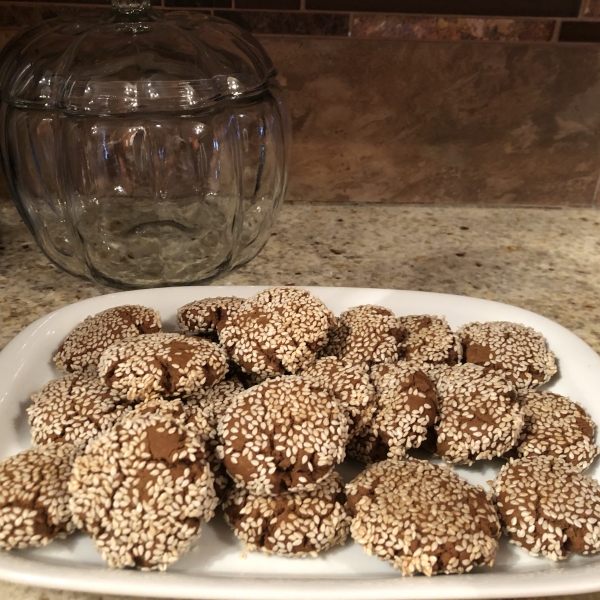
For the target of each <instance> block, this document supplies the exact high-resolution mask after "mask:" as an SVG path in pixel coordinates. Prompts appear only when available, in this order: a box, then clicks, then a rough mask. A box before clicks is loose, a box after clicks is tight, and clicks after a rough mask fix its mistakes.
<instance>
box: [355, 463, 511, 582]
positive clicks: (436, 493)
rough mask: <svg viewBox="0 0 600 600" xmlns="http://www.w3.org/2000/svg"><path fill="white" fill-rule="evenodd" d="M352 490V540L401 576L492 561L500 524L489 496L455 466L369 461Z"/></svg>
mask: <svg viewBox="0 0 600 600" xmlns="http://www.w3.org/2000/svg"><path fill="white" fill-rule="evenodd" d="M346 494H347V495H348V502H347V504H346V507H347V510H348V512H350V514H351V515H353V520H352V525H351V526H350V532H351V534H352V537H353V538H354V540H355V541H356V542H358V543H359V544H360V545H361V546H363V547H364V549H365V552H366V553H367V554H369V555H370V554H375V556H377V557H378V558H380V559H381V560H385V561H388V562H390V563H392V565H393V566H394V568H395V569H400V570H401V571H402V575H414V574H415V573H419V572H421V573H425V575H435V574H438V573H465V572H467V571H470V570H471V569H472V568H473V567H475V566H480V565H488V566H492V564H493V563H494V557H495V556H496V552H497V550H498V541H497V538H498V537H499V536H500V524H499V522H498V517H497V515H496V511H495V509H494V506H493V504H492V502H491V499H490V498H489V497H488V496H487V494H486V493H485V491H484V490H483V489H482V488H480V487H477V486H473V485H471V484H469V483H468V482H467V481H465V480H464V479H462V478H461V477H459V476H458V475H457V474H456V473H454V472H453V471H451V470H450V469H447V468H443V467H439V466H436V465H434V464H432V463H429V462H427V461H423V460H416V459H413V458H409V459H408V460H399V459H397V458H392V459H388V460H385V461H383V462H379V463H376V464H374V465H371V466H369V467H367V468H366V470H365V471H363V472H362V473H361V474H360V475H359V476H358V477H356V478H355V479H354V480H353V481H351V482H350V483H349V484H348V485H347V486H346Z"/></svg>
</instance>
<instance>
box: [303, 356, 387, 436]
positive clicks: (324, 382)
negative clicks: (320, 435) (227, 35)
mask: <svg viewBox="0 0 600 600" xmlns="http://www.w3.org/2000/svg"><path fill="white" fill-rule="evenodd" d="M301 376H302V377H304V378H305V379H308V380H310V381H312V382H314V383H316V384H317V385H319V386H320V387H322V388H323V389H326V390H328V391H329V392H331V394H332V395H333V396H334V397H335V399H336V400H337V401H338V402H339V403H340V405H341V406H342V408H343V409H344V410H345V411H346V416H347V417H348V418H349V430H348V436H349V437H350V438H352V437H353V436H354V433H355V432H357V431H361V430H362V429H364V428H365V427H366V426H367V425H368V424H369V422H370V421H371V418H372V416H373V413H374V412H375V408H376V404H375V388H374V387H373V384H372V383H371V381H370V379H369V374H368V372H367V369H366V367H365V365H353V364H352V363H349V362H347V361H344V360H339V359H338V358H336V357H335V356H325V357H323V358H320V359H319V360H317V361H316V362H314V363H313V364H312V365H310V366H309V367H307V368H306V369H304V370H303V371H302V372H301Z"/></svg>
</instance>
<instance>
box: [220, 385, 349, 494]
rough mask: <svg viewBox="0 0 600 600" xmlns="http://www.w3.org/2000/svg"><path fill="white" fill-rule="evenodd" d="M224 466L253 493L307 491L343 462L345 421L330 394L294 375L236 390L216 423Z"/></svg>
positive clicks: (342, 412) (242, 485) (343, 415)
mask: <svg viewBox="0 0 600 600" xmlns="http://www.w3.org/2000/svg"><path fill="white" fill-rule="evenodd" d="M219 434H220V435H221V438H222V439H223V448H222V456H223V461H224V463H225V467H226V468H227V471H228V472H229V474H230V475H231V476H232V477H233V479H234V481H235V482H236V484H237V485H238V486H241V487H245V488H247V489H248V490H249V491H251V492H252V493H254V494H257V495H265V496H272V495H276V494H281V493H283V492H287V491H290V492H295V491H300V490H306V491H309V490H312V489H314V488H315V487H316V484H317V483H318V482H319V481H321V480H322V479H324V478H325V477H326V475H327V474H328V473H329V472H330V471H331V470H332V469H333V467H334V466H335V465H337V464H339V463H340V462H342V461H343V460H344V456H345V450H344V448H345V446H346V442H347V441H348V420H347V418H346V415H345V414H344V411H343V409H342V408H341V407H340V405H339V404H338V402H337V401H336V400H335V398H334V397H333V396H332V395H331V394H330V393H329V392H327V391H326V390H323V389H321V388H319V387H318V386H316V385H315V384H313V383H312V382H310V381H307V380H306V379H303V378H302V377H300V376H298V375H290V376H288V377H278V378H275V379H270V380H268V381H265V382H264V383H261V384H260V385H257V386H255V387H252V388H250V389H249V390H246V391H245V392H242V393H241V394H238V395H237V396H236V397H235V398H234V400H233V402H232V403H231V404H230V405H229V406H228V407H227V410H226V411H225V414H224V416H223V418H222V419H221V420H220V422H219Z"/></svg>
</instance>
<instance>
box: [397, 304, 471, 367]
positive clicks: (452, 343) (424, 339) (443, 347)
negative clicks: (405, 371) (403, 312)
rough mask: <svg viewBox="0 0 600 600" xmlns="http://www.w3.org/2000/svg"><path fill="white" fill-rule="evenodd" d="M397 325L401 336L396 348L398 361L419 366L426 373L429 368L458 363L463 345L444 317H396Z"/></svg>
mask: <svg viewBox="0 0 600 600" xmlns="http://www.w3.org/2000/svg"><path fill="white" fill-rule="evenodd" d="M398 324H399V326H400V328H401V329H402V330H403V333H404V336H403V339H402V342H401V343H400V346H399V354H400V358H401V359H403V360H407V361H411V362H413V363H418V364H419V365H420V366H421V369H422V370H424V371H425V372H426V371H427V367H428V366H434V365H448V366H454V365H456V364H458V363H460V362H461V360H462V344H461V343H460V340H459V339H458V338H457V337H456V336H455V335H454V333H452V330H451V329H450V326H449V325H448V323H447V322H446V319H445V318H444V317H436V316H432V315H410V316H405V317H398Z"/></svg>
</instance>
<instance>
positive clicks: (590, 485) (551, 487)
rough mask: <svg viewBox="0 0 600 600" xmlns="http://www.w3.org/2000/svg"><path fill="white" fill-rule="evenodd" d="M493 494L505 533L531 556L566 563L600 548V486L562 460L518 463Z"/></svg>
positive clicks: (505, 473)
mask: <svg viewBox="0 0 600 600" xmlns="http://www.w3.org/2000/svg"><path fill="white" fill-rule="evenodd" d="M493 490H494V494H495V498H496V505H497V507H498V513H499V515H500V521H501V523H502V527H503V529H504V531H505V533H506V534H507V535H508V536H509V537H510V540H511V542H512V543H514V544H516V545H517V546H520V547H521V548H523V549H524V550H525V551H527V552H528V553H529V554H532V555H534V556H538V555H543V556H546V557H547V558H549V559H551V560H562V559H564V558H566V557H567V556H568V555H569V554H570V553H571V552H576V553H580V554H593V553H595V552H598V551H599V550H600V486H599V485H598V482H597V481H596V480H594V479H592V478H591V477H586V476H585V475H581V474H580V473H578V472H577V471H576V470H575V469H574V468H573V467H572V466H570V465H569V464H567V463H565V462H564V461H563V460H561V459H558V458H554V457H552V456H528V457H526V458H521V459H518V460H513V461H511V462H510V463H508V464H506V465H504V466H503V467H502V469H501V471H500V473H499V474H498V476H497V477H496V479H495V480H494V483H493Z"/></svg>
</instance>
